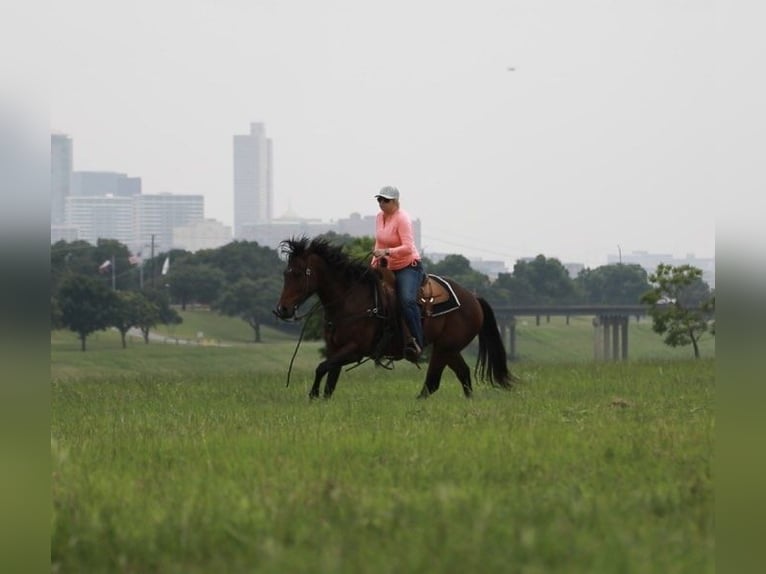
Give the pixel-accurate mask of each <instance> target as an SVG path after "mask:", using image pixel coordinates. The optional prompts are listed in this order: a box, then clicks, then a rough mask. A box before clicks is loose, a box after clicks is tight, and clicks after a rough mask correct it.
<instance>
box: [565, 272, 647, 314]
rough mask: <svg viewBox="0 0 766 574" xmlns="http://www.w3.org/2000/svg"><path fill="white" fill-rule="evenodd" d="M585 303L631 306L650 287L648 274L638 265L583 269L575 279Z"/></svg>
mask: <svg viewBox="0 0 766 574" xmlns="http://www.w3.org/2000/svg"><path fill="white" fill-rule="evenodd" d="M575 284H576V285H578V286H579V287H580V289H581V291H582V293H583V297H584V299H585V302H586V303H593V304H598V305H632V304H636V303H638V302H639V301H640V300H641V296H642V295H643V294H644V293H646V291H647V290H648V289H649V288H650V287H651V285H650V284H649V279H648V274H647V273H646V270H645V269H644V268H643V267H641V266H640V265H636V264H630V265H623V264H618V265H602V266H601V267H596V268H595V269H585V270H584V271H581V272H580V274H579V275H578V276H577V278H576V279H575Z"/></svg>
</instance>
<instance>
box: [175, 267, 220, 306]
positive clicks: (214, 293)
mask: <svg viewBox="0 0 766 574" xmlns="http://www.w3.org/2000/svg"><path fill="white" fill-rule="evenodd" d="M164 280H165V282H166V284H167V285H168V287H169V289H170V296H171V297H172V298H173V299H174V300H176V301H178V303H180V305H181V309H182V310H184V311H185V310H186V305H187V304H189V303H192V302H196V303H202V304H209V303H212V302H213V301H214V300H215V299H216V298H217V297H218V293H219V291H220V289H221V286H222V285H223V283H224V281H225V275H224V273H223V271H221V270H220V269H216V268H215V267H213V266H211V265H204V264H203V265H192V264H188V263H180V264H178V265H176V266H175V267H173V268H171V270H170V272H169V273H168V274H167V275H166V276H165V277H164Z"/></svg>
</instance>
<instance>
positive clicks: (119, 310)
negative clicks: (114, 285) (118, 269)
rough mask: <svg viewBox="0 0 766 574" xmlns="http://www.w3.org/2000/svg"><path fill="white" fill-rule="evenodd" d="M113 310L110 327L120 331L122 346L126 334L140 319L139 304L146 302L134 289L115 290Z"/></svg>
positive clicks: (124, 345)
mask: <svg viewBox="0 0 766 574" xmlns="http://www.w3.org/2000/svg"><path fill="white" fill-rule="evenodd" d="M115 295H116V301H115V307H114V312H113V313H112V317H111V322H112V327H114V328H116V329H117V330H118V331H119V333H120V340H121V341H122V348H123V349H125V348H126V347H127V346H128V345H127V334H128V331H130V330H131V329H132V328H133V327H136V326H137V325H138V323H139V321H140V312H141V306H142V305H143V304H144V303H146V302H148V301H147V300H146V298H145V297H144V296H143V295H142V294H141V293H138V292H136V291H117V293H116V294H115Z"/></svg>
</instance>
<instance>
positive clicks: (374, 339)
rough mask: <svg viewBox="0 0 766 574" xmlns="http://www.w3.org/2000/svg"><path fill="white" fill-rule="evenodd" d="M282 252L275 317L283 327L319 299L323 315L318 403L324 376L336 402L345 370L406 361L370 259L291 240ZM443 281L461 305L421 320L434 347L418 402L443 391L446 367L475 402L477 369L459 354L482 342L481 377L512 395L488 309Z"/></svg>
mask: <svg viewBox="0 0 766 574" xmlns="http://www.w3.org/2000/svg"><path fill="white" fill-rule="evenodd" d="M279 248H280V252H281V254H282V255H283V256H287V267H286V269H285V270H284V284H283V287H282V293H281V295H280V297H279V302H278V303H277V305H276V308H275V309H274V314H275V315H276V316H277V317H278V318H280V319H282V320H291V319H292V320H294V319H296V318H297V315H296V314H297V312H298V308H299V307H300V306H301V304H303V303H304V302H305V301H306V300H307V299H308V298H309V297H311V296H312V295H314V294H316V295H317V297H318V298H319V302H320V303H321V305H322V307H323V309H324V327H323V330H324V340H325V343H326V358H325V359H324V360H323V361H321V362H320V363H319V365H317V368H316V371H315V376H314V385H313V386H312V387H311V392H310V393H309V397H310V398H318V397H319V388H320V385H321V382H322V379H323V378H324V376H325V375H326V376H327V382H326V384H325V387H324V397H325V398H330V397H331V396H332V394H333V391H334V390H335V385H336V383H337V382H338V378H339V377H340V372H341V368H342V367H343V366H345V365H349V364H351V363H357V364H358V363H361V362H362V361H363V360H365V359H367V358H370V359H373V360H374V361H375V362H376V364H379V365H382V364H383V362H382V361H384V360H388V361H398V360H400V359H402V358H404V340H405V339H404V334H403V332H402V328H401V326H400V312H399V305H398V303H397V302H396V300H395V289H394V288H393V286H392V285H391V283H387V282H386V281H385V280H384V275H385V271H386V270H383V271H381V270H379V269H376V268H373V267H372V266H371V265H370V259H369V258H368V259H366V260H365V261H360V260H355V259H352V258H351V257H350V256H349V255H347V254H346V253H345V252H344V251H343V250H342V248H341V247H339V246H335V245H332V244H330V243H329V242H328V241H327V240H325V239H323V238H314V239H312V240H309V238H307V237H305V236H303V237H300V238H295V237H293V238H292V239H288V240H285V241H282V242H281V243H280V245H279ZM370 257H371V254H370ZM388 273H390V271H388ZM431 277H433V276H431ZM445 281H446V282H447V283H448V286H449V287H451V289H452V292H453V293H452V294H453V295H454V298H456V299H457V300H458V301H459V303H458V305H459V306H456V308H454V309H453V310H450V311H448V312H444V313H441V314H437V313H433V314H432V315H430V316H429V315H426V316H425V317H423V319H422V320H423V332H424V335H425V345H426V348H428V346H429V345H430V346H431V350H430V360H429V363H428V369H427V372H426V379H425V383H424V384H423V388H422V390H421V392H420V395H419V396H418V398H426V397H428V396H429V395H431V394H433V393H435V392H436V391H437V390H438V388H439V384H440V382H441V376H442V373H443V371H444V368H445V367H449V368H450V369H452V371H453V372H454V373H455V375H456V376H457V378H458V380H459V381H460V384H461V385H462V387H463V393H464V394H465V396H466V397H469V398H470V397H471V394H472V393H473V388H472V386H471V369H470V368H469V367H468V365H467V364H466V362H465V360H464V359H463V357H462V355H461V351H462V350H463V349H464V348H465V347H466V346H467V345H468V344H469V343H470V342H471V341H472V340H473V339H474V338H475V337H476V336H477V335H478V337H479V355H478V358H477V362H476V367H475V373H476V376H477V377H478V378H480V379H481V380H488V381H489V382H490V383H491V384H492V385H493V386H497V387H500V388H503V389H510V388H511V386H512V383H513V382H514V381H516V377H515V376H514V375H512V374H511V372H510V370H509V369H508V362H507V356H506V352H505V347H504V345H503V341H502V338H501V337H500V332H499V329H498V326H497V321H496V319H495V314H494V312H493V310H492V308H491V307H490V305H489V303H487V301H486V300H485V299H483V298H482V297H477V296H474V295H473V293H471V292H470V291H468V290H467V289H465V288H464V287H462V286H460V285H459V284H458V283H456V282H455V281H452V280H450V279H445ZM421 292H422V288H421ZM421 309H422V306H421ZM389 364H390V363H389Z"/></svg>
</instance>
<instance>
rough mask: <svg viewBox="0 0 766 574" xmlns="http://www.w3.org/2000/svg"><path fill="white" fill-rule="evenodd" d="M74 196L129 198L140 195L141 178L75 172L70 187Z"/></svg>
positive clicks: (110, 172) (104, 172) (120, 174)
mask: <svg viewBox="0 0 766 574" xmlns="http://www.w3.org/2000/svg"><path fill="white" fill-rule="evenodd" d="M70 193H71V194H72V195H90V196H97V195H113V196H115V197H129V196H132V195H140V193H141V178H140V177H128V176H127V175H126V174H124V173H117V172H114V171H75V172H72V183H71V187H70Z"/></svg>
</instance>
